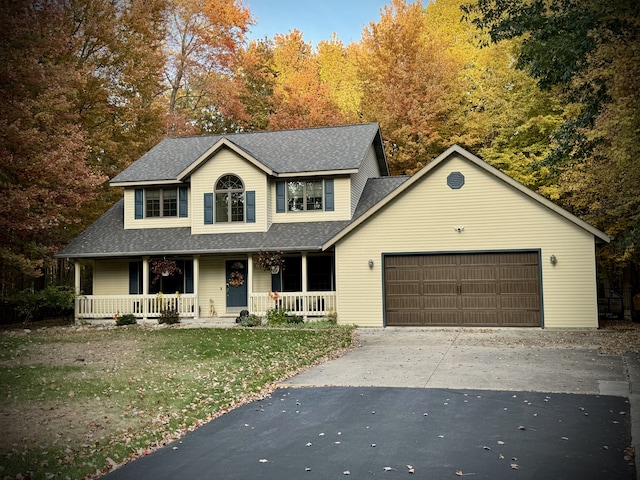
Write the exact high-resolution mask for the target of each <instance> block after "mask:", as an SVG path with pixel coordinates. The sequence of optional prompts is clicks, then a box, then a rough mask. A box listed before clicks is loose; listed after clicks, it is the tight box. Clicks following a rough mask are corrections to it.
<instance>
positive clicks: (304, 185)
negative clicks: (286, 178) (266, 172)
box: [287, 180, 323, 212]
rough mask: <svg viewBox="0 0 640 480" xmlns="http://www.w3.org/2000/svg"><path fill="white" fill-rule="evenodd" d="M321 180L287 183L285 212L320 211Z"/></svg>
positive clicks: (321, 196)
mask: <svg viewBox="0 0 640 480" xmlns="http://www.w3.org/2000/svg"><path fill="white" fill-rule="evenodd" d="M322 198H323V194H322V180H295V181H290V182H287V210H288V211H289V212H301V211H305V210H307V211H309V210H322Z"/></svg>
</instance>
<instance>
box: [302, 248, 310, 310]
mask: <svg viewBox="0 0 640 480" xmlns="http://www.w3.org/2000/svg"><path fill="white" fill-rule="evenodd" d="M308 307H309V305H308V301H307V252H302V311H303V312H304V314H305V319H306V313H307V311H308Z"/></svg>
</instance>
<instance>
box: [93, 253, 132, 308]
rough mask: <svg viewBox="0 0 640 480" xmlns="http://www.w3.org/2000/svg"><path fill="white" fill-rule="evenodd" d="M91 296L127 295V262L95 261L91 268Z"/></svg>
mask: <svg viewBox="0 0 640 480" xmlns="http://www.w3.org/2000/svg"><path fill="white" fill-rule="evenodd" d="M93 294H94V295H129V261H127V260H96V261H95V262H94V267H93ZM114 313H115V312H114Z"/></svg>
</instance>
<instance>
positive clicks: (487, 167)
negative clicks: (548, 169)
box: [322, 145, 611, 250]
mask: <svg viewBox="0 0 640 480" xmlns="http://www.w3.org/2000/svg"><path fill="white" fill-rule="evenodd" d="M454 154H458V155H460V156H462V157H463V158H464V159H466V160H468V161H470V162H471V163H473V164H475V165H477V166H478V167H480V168H482V169H483V170H485V171H486V172H488V173H490V174H491V175H493V176H494V177H496V178H497V179H499V180H501V181H503V182H505V183H506V184H508V185H510V186H511V187H513V188H515V189H517V190H518V191H520V192H521V193H523V194H524V195H526V196H528V197H530V198H532V199H533V200H535V201H536V202H538V203H539V204H541V205H542V206H544V207H546V208H549V209H550V210H552V211H553V212H555V213H556V214H558V215H560V216H562V217H564V218H566V219H567V220H569V221H570V222H572V223H574V224H575V225H577V226H578V227H580V228H582V229H584V230H586V231H587V232H589V233H590V234H592V235H593V236H594V237H597V238H599V239H601V240H603V241H605V242H607V243H609V242H610V241H611V237H610V236H609V235H607V234H606V233H604V232H602V231H600V230H598V229H597V228H595V227H593V226H592V225H589V224H588V223H587V222H585V221H584V220H581V219H580V218H578V217H576V216H575V215H573V214H571V213H569V212H568V211H566V210H565V209H563V208H562V207H560V206H558V205H556V204H555V203H553V202H552V201H551V200H548V199H547V198H545V197H543V196H542V195H539V194H537V193H536V192H534V191H533V190H530V189H529V188H527V187H525V186H524V185H522V184H521V183H520V182H517V181H516V180H514V179H513V178H511V177H510V176H508V175H506V174H505V173H502V172H501V171H500V170H498V169H497V168H495V167H492V166H491V165H489V164H488V163H486V162H485V161H483V160H481V159H480V158H478V157H476V156H475V155H473V154H472V153H471V152H469V151H467V150H465V149H464V148H462V147H460V146H459V145H452V146H451V147H449V148H448V149H447V150H446V151H444V152H443V153H441V154H440V155H439V156H438V157H437V158H435V159H434V160H433V161H431V162H430V163H428V164H427V165H426V166H425V167H424V168H423V169H422V170H420V171H419V172H418V173H416V174H415V175H413V176H412V177H411V178H410V179H409V180H407V181H406V182H405V183H403V184H402V185H401V186H400V187H398V188H397V189H396V190H394V191H393V192H392V193H391V194H390V195H389V196H387V197H386V198H384V199H383V200H381V201H380V202H378V204H377V205H375V206H374V207H373V208H371V209H369V211H368V212H367V213H366V214H364V215H362V216H361V217H360V218H358V219H357V220H356V221H355V222H353V223H351V224H350V225H349V226H347V227H346V228H345V229H344V230H342V231H341V232H340V233H338V234H337V235H335V236H334V237H333V238H331V239H329V240H328V241H327V242H326V243H325V244H324V245H323V246H322V249H323V250H326V249H328V248H330V247H331V246H333V245H335V243H336V242H338V241H339V240H340V239H341V238H344V237H345V236H347V235H348V234H349V233H350V232H352V231H353V230H355V229H356V228H357V227H358V226H359V225H361V224H362V223H364V222H366V221H367V220H368V219H369V218H371V217H372V216H373V215H375V214H376V213H377V212H378V211H379V210H381V209H382V208H384V207H385V206H386V205H387V204H389V203H391V202H393V201H394V200H395V199H396V197H398V196H399V195H401V194H402V193H403V192H404V191H405V190H407V189H409V188H411V187H412V186H413V184H414V183H417V182H419V181H420V180H421V179H422V177H425V176H427V175H429V173H430V172H431V171H432V170H433V169H434V168H436V167H437V166H438V165H440V164H441V163H443V162H445V161H446V160H447V159H449V158H450V157H451V156H452V155H454Z"/></svg>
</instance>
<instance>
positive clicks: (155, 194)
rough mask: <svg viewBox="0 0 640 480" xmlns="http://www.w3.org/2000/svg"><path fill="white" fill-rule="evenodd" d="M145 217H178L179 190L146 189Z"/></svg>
mask: <svg viewBox="0 0 640 480" xmlns="http://www.w3.org/2000/svg"><path fill="white" fill-rule="evenodd" d="M144 195H145V216H146V217H147V218H149V217H177V216H178V190H177V189H176V188H159V189H153V190H151V189H146V190H145V192H144Z"/></svg>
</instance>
